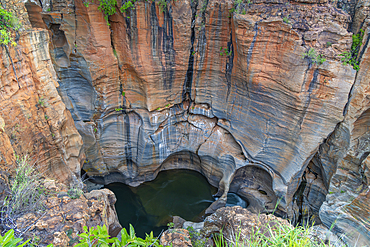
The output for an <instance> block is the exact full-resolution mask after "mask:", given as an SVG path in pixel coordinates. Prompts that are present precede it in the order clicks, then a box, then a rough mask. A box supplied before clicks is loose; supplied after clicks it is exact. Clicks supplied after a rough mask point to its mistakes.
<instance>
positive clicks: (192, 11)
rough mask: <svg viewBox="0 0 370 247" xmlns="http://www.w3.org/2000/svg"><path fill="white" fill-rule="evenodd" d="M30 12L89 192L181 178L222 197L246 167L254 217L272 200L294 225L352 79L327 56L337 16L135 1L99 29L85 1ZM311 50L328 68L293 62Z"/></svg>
mask: <svg viewBox="0 0 370 247" xmlns="http://www.w3.org/2000/svg"><path fill="white" fill-rule="evenodd" d="M29 6H31V7H28V9H30V10H32V11H29V15H30V19H31V22H32V24H33V25H34V26H37V27H41V28H42V27H43V28H45V27H46V28H48V30H49V33H50V36H51V41H52V42H51V45H50V53H51V56H52V60H53V64H54V67H55V71H56V72H57V77H58V82H59V84H60V87H59V93H60V95H61V97H62V99H63V101H64V102H65V104H66V107H67V109H69V110H70V112H71V114H72V116H73V119H74V121H75V124H76V127H77V129H78V130H79V132H80V134H81V136H82V137H83V140H84V150H85V153H86V157H87V163H85V165H84V169H85V170H86V171H87V172H88V174H89V175H90V176H94V177H95V178H96V181H100V182H103V183H109V182H113V181H122V182H125V183H128V184H131V185H137V184H138V183H140V182H143V181H146V180H150V179H153V178H154V177H155V175H156V173H157V172H159V171H160V170H161V169H171V168H175V167H176V168H181V167H182V168H189V169H195V170H198V171H200V172H202V173H203V174H205V175H206V176H207V178H208V179H209V180H210V182H211V183H212V184H214V185H217V186H218V187H219V189H220V192H219V194H222V193H224V196H225V192H227V191H228V190H229V186H230V183H231V182H232V179H233V177H234V176H235V175H236V171H237V170H238V169H240V168H242V167H245V166H253V167H254V168H251V169H252V170H253V169H262V170H263V171H264V172H265V173H266V175H265V176H267V178H266V179H267V180H266V181H271V183H270V182H269V183H268V184H270V185H269V186H268V187H269V188H267V189H260V190H261V191H264V192H260V195H259V196H257V198H259V199H258V200H257V201H259V202H258V203H256V205H258V206H257V207H256V210H257V209H259V210H262V209H264V210H265V209H267V210H272V209H273V208H274V207H273V206H272V205H267V204H266V203H267V202H268V201H269V202H271V201H275V200H276V198H277V197H283V200H282V202H281V205H282V207H283V208H288V211H287V213H288V214H289V215H290V216H291V217H292V216H293V215H294V210H293V204H292V200H293V196H294V194H295V192H296V191H297V189H298V187H299V184H300V181H301V177H302V175H303V174H304V171H305V169H306V167H307V165H308V164H309V162H310V160H311V159H312V158H313V156H314V155H315V153H316V152H317V151H318V149H319V146H320V144H321V143H322V142H323V141H324V139H325V138H327V137H328V136H329V134H330V133H331V132H332V131H333V130H334V129H335V127H336V125H337V124H338V123H339V122H341V121H342V120H343V110H344V108H345V105H346V103H347V99H348V94H349V92H350V89H351V87H352V84H353V82H354V80H355V76H356V71H355V70H353V69H352V68H351V67H350V66H345V65H343V64H342V63H341V62H340V61H339V58H338V56H337V55H338V54H339V53H341V52H343V51H346V50H348V49H349V48H350V46H351V33H349V32H348V31H347V29H348V28H349V24H350V16H349V15H348V14H347V13H345V12H344V11H340V10H336V9H335V8H334V7H332V6H331V5H330V4H329V3H327V2H326V1H322V2H319V3H316V2H315V1H312V2H311V1H310V2H308V3H305V4H302V3H300V2H292V3H286V2H283V1H282V2H279V1H278V2H265V1H257V2H255V3H253V4H248V3H247V2H246V3H244V2H243V3H241V4H239V5H236V3H235V2H233V1H212V0H209V1H174V2H172V1H169V2H168V3H167V6H166V7H164V9H163V8H161V7H159V6H158V4H157V3H155V2H145V1H138V2H136V3H135V8H130V9H128V10H126V12H125V13H119V12H117V13H116V14H114V15H112V16H110V17H109V19H108V21H109V24H110V25H109V26H108V25H107V24H106V21H105V19H104V14H103V13H101V12H100V11H99V9H98V5H97V4H96V3H91V4H89V6H88V7H87V6H85V5H84V4H83V2H82V1H79V0H77V1H75V2H74V4H73V3H71V4H67V2H66V4H61V3H59V2H58V4H56V5H55V6H54V7H52V8H51V10H52V11H46V10H45V9H44V11H43V12H41V8H40V9H39V11H35V9H37V6H36V5H32V4H30V5H29ZM117 7H120V6H117ZM117 10H118V8H117ZM283 17H284V18H285V19H284V21H283ZM40 20H43V22H41V21H40ZM328 42H329V43H330V45H328ZM310 47H313V48H314V49H315V50H316V52H317V53H321V54H323V55H324V56H325V57H326V58H327V60H326V61H325V62H324V63H323V64H319V63H314V62H313V60H312V59H309V58H307V57H306V58H303V57H302V55H303V54H304V53H305V52H308V50H309V48H310ZM183 152H185V153H186V154H185V155H182V156H181V157H182V158H183V159H184V160H187V159H190V160H191V161H190V162H183V165H181V163H182V162H181V160H178V161H174V158H173V156H171V155H173V154H176V153H183ZM169 160H171V162H172V163H171V162H169ZM164 161H166V162H165V164H167V165H166V166H165V165H163V164H162V163H163V162H164ZM169 163H171V165H169ZM320 169H321V168H320ZM241 173H242V172H241ZM262 173H263V172H262ZM148 174H151V175H148ZM244 174H246V173H245V172H244ZM248 174H249V173H248ZM247 180H248V181H253V179H247ZM324 180H325V181H326V183H328V180H327V178H326V177H325V178H324ZM252 184H253V185H249V187H250V188H254V191H255V192H253V193H257V195H258V188H259V186H258V184H255V183H252ZM239 186H241V185H239ZM232 187H233V190H238V191H239V193H240V194H243V193H244V196H245V198H248V193H246V192H242V191H243V190H242V189H240V188H239V187H238V185H236V184H235V183H234V184H233V186H232ZM247 187H248V186H247ZM319 187H320V188H321V187H322V185H319ZM247 191H248V189H247ZM267 192H268V193H267ZM253 193H252V194H253ZM264 193H267V194H268V195H267V197H268V199H266V200H265V199H263V197H264V196H265V195H264ZM323 194H325V192H323ZM271 198H274V199H273V200H271ZM220 201H222V200H220ZM289 208H291V209H290V210H289ZM285 211H286V210H285Z"/></svg>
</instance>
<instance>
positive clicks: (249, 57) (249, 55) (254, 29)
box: [245, 22, 258, 73]
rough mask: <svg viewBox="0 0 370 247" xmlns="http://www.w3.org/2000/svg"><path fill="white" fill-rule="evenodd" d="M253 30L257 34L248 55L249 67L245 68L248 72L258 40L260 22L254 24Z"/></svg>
mask: <svg viewBox="0 0 370 247" xmlns="http://www.w3.org/2000/svg"><path fill="white" fill-rule="evenodd" d="M253 31H254V32H255V34H254V36H253V41H252V43H251V46H250V47H249V49H248V55H247V68H246V70H245V71H246V72H247V73H248V70H249V63H250V62H251V58H252V54H253V48H254V44H255V43H256V40H257V35H258V22H256V24H255V25H254V28H253Z"/></svg>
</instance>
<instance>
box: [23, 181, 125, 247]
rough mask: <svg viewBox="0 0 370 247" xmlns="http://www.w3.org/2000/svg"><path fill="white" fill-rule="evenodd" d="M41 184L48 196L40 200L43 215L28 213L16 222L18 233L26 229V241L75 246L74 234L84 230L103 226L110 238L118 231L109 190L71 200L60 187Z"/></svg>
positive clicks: (75, 238) (40, 213) (112, 197)
mask: <svg viewBox="0 0 370 247" xmlns="http://www.w3.org/2000/svg"><path fill="white" fill-rule="evenodd" d="M42 184H43V186H44V187H45V188H46V190H47V192H48V193H47V194H46V196H45V197H44V198H43V199H42V205H44V206H45V209H44V211H41V212H30V213H28V214H25V215H23V216H22V217H20V218H18V219H17V222H16V223H17V224H16V225H17V227H18V230H21V231H24V230H25V229H29V230H27V231H25V235H24V236H25V237H26V238H31V239H32V236H38V237H39V238H40V239H39V241H38V245H40V246H43V245H45V246H46V245H47V244H49V243H53V244H54V246H61V247H62V246H63V247H64V246H67V245H68V246H72V244H73V243H75V242H78V236H77V234H79V233H81V232H83V227H84V226H88V227H95V226H97V225H103V224H104V225H106V226H107V228H108V229H109V233H110V234H111V235H114V234H115V233H118V232H119V231H120V230H121V229H122V227H121V225H120V224H119V222H118V218H117V214H116V210H115V207H114V204H115V202H116V197H115V195H114V194H113V192H111V191H110V190H108V189H102V190H93V191H91V192H89V193H84V194H83V195H81V196H79V197H78V198H73V197H72V198H71V197H70V196H69V194H70V193H71V192H70V191H67V187H66V186H65V185H63V184H60V183H56V182H55V181H54V180H50V179H45V180H43V181H42Z"/></svg>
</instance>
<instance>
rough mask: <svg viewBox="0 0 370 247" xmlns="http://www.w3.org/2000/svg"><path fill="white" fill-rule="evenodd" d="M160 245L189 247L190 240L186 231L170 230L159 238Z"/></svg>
mask: <svg viewBox="0 0 370 247" xmlns="http://www.w3.org/2000/svg"><path fill="white" fill-rule="evenodd" d="M160 243H161V245H163V246H179V247H190V246H193V245H192V244H191V239H190V235H189V232H188V230H185V229H170V230H167V231H165V232H164V233H163V234H162V235H161V238H160Z"/></svg>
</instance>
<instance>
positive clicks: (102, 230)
mask: <svg viewBox="0 0 370 247" xmlns="http://www.w3.org/2000/svg"><path fill="white" fill-rule="evenodd" d="M83 230H84V232H83V233H81V234H79V235H78V236H79V237H80V240H79V242H80V243H78V244H77V245H75V247H90V246H100V247H108V246H117V247H124V246H131V247H136V246H145V247H149V246H153V247H163V246H162V245H160V244H159V241H158V238H155V237H154V235H153V232H151V233H150V234H146V238H145V239H142V238H139V237H137V236H136V234H135V230H134V227H133V226H132V225H131V224H130V234H128V233H127V231H126V229H125V228H123V229H122V231H121V240H119V239H118V238H116V237H113V238H111V237H110V236H109V234H108V230H107V227H106V226H105V225H103V226H97V227H91V228H90V229H88V228H87V227H86V226H84V228H83Z"/></svg>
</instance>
